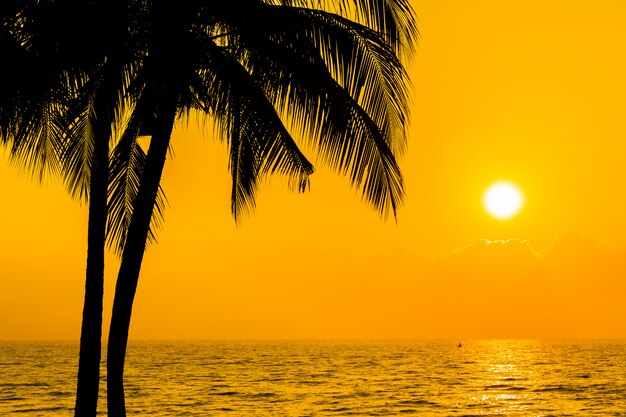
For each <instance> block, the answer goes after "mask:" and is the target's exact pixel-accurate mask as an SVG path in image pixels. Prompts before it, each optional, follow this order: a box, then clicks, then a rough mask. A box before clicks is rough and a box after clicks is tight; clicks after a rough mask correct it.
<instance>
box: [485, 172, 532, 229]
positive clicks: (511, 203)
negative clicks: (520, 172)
mask: <svg viewBox="0 0 626 417" xmlns="http://www.w3.org/2000/svg"><path fill="white" fill-rule="evenodd" d="M523 205H524V196H523V195H522V192H521V191H520V189H519V187H518V186H517V185H515V184H513V183H512V182H509V181H498V182H495V183H493V184H491V185H490V186H489V188H487V190H486V191H485V193H484V194H483V206H485V209H486V210H487V212H488V213H489V214H490V215H492V216H493V217H495V218H497V219H500V220H507V219H510V218H511V217H513V216H515V215H516V214H517V213H518V212H519V211H520V209H521V208H522V206H523Z"/></svg>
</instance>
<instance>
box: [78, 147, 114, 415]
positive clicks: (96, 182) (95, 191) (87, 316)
mask: <svg viewBox="0 0 626 417" xmlns="http://www.w3.org/2000/svg"><path fill="white" fill-rule="evenodd" d="M108 143H109V139H108V137H107V138H104V140H103V139H102V138H100V139H99V140H97V141H96V144H95V152H94V161H93V162H92V169H91V182H90V185H89V195H90V197H89V226H88V232H87V233H88V236H87V242H88V243H87V273H86V279H85V298H84V305H83V322H82V328H81V333H80V357H79V360H78V381H77V384H76V407H75V409H74V415H75V416H76V417H95V416H96V411H97V407H98V388H99V384H100V358H101V343H102V342H101V340H102V299H103V297H104V244H105V232H106V219H107V182H108V151H109V146H108Z"/></svg>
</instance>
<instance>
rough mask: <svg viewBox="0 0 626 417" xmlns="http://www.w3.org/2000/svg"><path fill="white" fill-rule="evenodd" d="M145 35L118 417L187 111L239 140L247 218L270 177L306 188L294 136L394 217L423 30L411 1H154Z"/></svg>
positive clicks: (114, 353) (120, 299)
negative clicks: (131, 338) (134, 318)
mask: <svg viewBox="0 0 626 417" xmlns="http://www.w3.org/2000/svg"><path fill="white" fill-rule="evenodd" d="M148 32H149V34H150V36H149V40H148V42H147V44H146V46H147V51H146V54H145V56H146V60H145V63H144V71H143V72H142V74H141V76H140V77H137V79H136V80H135V81H136V82H137V85H138V87H137V88H136V91H139V92H140V93H139V98H138V100H137V106H136V107H135V110H134V113H133V116H132V117H131V122H130V123H129V126H128V129H127V130H126V132H125V137H126V139H123V141H125V142H127V143H129V144H132V143H133V142H134V141H136V138H137V137H138V136H140V135H146V136H150V146H149V150H148V153H147V158H146V160H145V161H144V166H143V174H142V175H141V177H140V179H139V182H140V185H139V188H138V190H137V194H136V196H135V198H134V200H133V204H132V208H131V209H132V215H131V217H130V221H129V223H128V228H127V232H126V233H125V234H124V236H123V239H122V240H123V242H124V245H123V250H122V262H121V266H120V271H119V274H118V279H117V283H116V289H115V299H114V305H113V315H112V319H111V328H110V332H109V341H108V357H107V387H108V390H107V393H108V409H109V415H110V416H114V417H118V416H124V415H125V412H126V410H125V404H124V389H123V370H124V358H125V354H126V347H127V342H128V332H129V326H130V320H131V313H132V305H133V300H134V297H135V293H136V288H137V282H138V279H139V272H140V268H141V263H142V259H143V254H144V250H145V247H146V241H147V238H148V236H149V234H150V232H149V227H150V223H151V219H152V216H153V213H154V212H158V211H159V210H158V207H157V209H156V210H155V204H156V202H157V195H158V189H159V182H160V178H161V174H162V170H163V166H164V164H165V160H166V157H167V152H168V148H169V142H170V135H171V132H172V130H173V128H174V123H175V121H176V120H177V118H179V117H181V116H184V115H187V114H188V113H189V112H191V111H198V112H201V113H203V114H205V115H207V116H208V117H211V118H213V119H214V120H215V121H216V124H217V126H218V130H219V133H220V136H221V137H223V138H224V139H225V140H226V142H227V143H228V145H229V147H230V161H229V167H230V172H231V175H232V195H231V198H232V205H231V207H232V212H233V215H234V216H235V218H236V219H238V218H240V217H241V215H242V214H243V213H246V212H248V211H250V210H251V209H252V208H253V207H254V195H255V190H256V187H257V183H258V180H259V179H260V178H261V177H262V176H264V175H267V174H282V175H286V176H287V177H288V178H290V179H291V184H292V186H293V187H294V188H295V189H297V190H304V189H305V188H306V186H307V184H308V181H309V175H310V174H311V173H312V172H313V167H312V165H311V164H310V163H309V161H308V160H307V159H306V157H305V156H304V155H303V154H302V153H301V151H300V150H299V149H298V146H297V145H296V141H295V140H294V139H293V137H292V134H291V132H292V131H293V132H296V131H297V132H299V133H300V134H302V135H304V136H306V137H308V138H309V139H310V142H311V143H312V144H313V145H314V146H315V147H316V148H317V149H318V151H319V154H320V155H321V156H322V157H323V158H324V159H325V160H326V161H327V162H328V163H329V164H330V166H332V167H333V168H335V169H336V170H337V171H339V172H340V173H341V174H343V175H347V176H348V177H349V180H350V182H351V183H352V184H353V185H354V186H355V187H357V188H359V189H360V190H361V191H362V192H363V196H364V199H365V200H366V201H367V202H368V203H370V204H372V205H373V206H374V207H375V208H377V209H378V210H379V211H380V213H381V214H382V215H383V216H386V215H388V213H389V212H392V213H393V214H394V216H395V214H396V210H397V207H398V205H399V204H400V203H401V201H402V199H403V195H404V189H403V183H402V176H401V172H400V169H399V167H398V165H397V162H396V157H395V156H396V155H397V154H398V153H400V152H402V150H403V149H404V147H405V139H406V136H405V122H406V119H407V113H408V105H407V82H408V80H407V75H406V72H405V70H404V67H403V65H402V63H401V58H403V57H406V56H407V55H410V54H411V52H412V45H413V43H414V40H415V37H416V34H417V32H416V27H415V21H414V16H413V12H412V9H411V7H410V6H409V4H408V1H407V0H352V1H350V0H334V1H333V0H328V1H318V0H237V1H235V0H231V1H224V2H206V1H201V0H195V1H187V2H183V3H180V2H179V3H177V4H172V3H171V2H168V1H164V0H154V1H152V2H151V3H150V5H149V30H148ZM113 158H114V162H113V163H112V167H115V166H116V163H117V162H115V160H117V159H118V156H116V155H114V156H113ZM119 159H120V160H123V159H124V158H122V157H121V156H120V157H119ZM112 170H115V168H112ZM112 175H113V176H114V177H115V175H116V174H114V173H112ZM110 200H111V201H113V200H114V199H112V198H110ZM120 200H123V199H120Z"/></svg>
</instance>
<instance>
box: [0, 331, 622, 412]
mask: <svg viewBox="0 0 626 417" xmlns="http://www.w3.org/2000/svg"><path fill="white" fill-rule="evenodd" d="M77 352H78V345H77V344H76V343H49V342H41V343H30V342H29V343H26V342H1V343H0V415H1V416H9V415H11V416H20V415H22V416H70V415H72V414H73V412H72V406H73V401H74V397H73V395H74V394H73V391H74V384H75V374H76V364H77ZM126 392H127V408H128V414H129V415H142V416H233V417H234V416H237V417H239V416H294V417H295V416H299V417H305V416H402V415H411V414H415V415H419V416H428V417H431V416H432V417H435V416H459V417H460V416H531V417H532V416H543V417H549V416H626V341H606V342H599V341H593V342H592V341H567V342H552V341H531V340H492V341H478V340H477V341H467V342H464V343H463V347H461V348H458V347H457V346H456V343H454V342H450V341H447V342H446V341H441V342H426V341H411V342H409V341H401V342H392V341H389V342H134V343H131V344H130V346H129V352H128V359H127V382H126ZM102 394H103V395H102V400H101V402H100V407H99V408H100V410H99V411H100V413H101V414H105V412H106V404H105V403H106V401H105V400H104V398H105V392H104V384H103V392H102Z"/></svg>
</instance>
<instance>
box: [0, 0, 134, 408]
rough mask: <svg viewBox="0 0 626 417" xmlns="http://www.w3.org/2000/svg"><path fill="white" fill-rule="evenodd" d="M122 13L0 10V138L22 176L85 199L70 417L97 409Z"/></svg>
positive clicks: (61, 4)
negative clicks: (47, 177)
mask: <svg viewBox="0 0 626 417" xmlns="http://www.w3.org/2000/svg"><path fill="white" fill-rule="evenodd" d="M129 10H132V9H131V8H130V7H129V2H120V1H98V2H74V1H71V0H56V1H54V2H37V1H31V0H21V1H19V2H3V3H2V9H1V10H0V11H1V13H2V15H1V16H2V29H1V31H0V50H1V51H2V55H3V57H4V58H5V59H7V61H6V62H10V63H11V64H12V65H11V66H8V67H5V76H4V77H2V83H1V85H0V128H1V129H2V130H1V132H0V133H1V134H2V135H1V136H2V142H3V143H4V144H5V145H8V146H10V152H11V156H12V158H13V159H15V160H16V161H18V163H19V164H20V165H21V166H22V167H23V168H24V169H25V170H30V171H32V172H34V173H35V175H37V176H38V177H39V178H40V179H41V178H42V177H43V176H44V174H45V173H47V172H49V173H52V174H55V175H61V176H63V178H64V180H65V182H66V184H67V186H68V189H69V191H70V193H71V194H72V195H73V196H74V197H76V198H79V199H81V200H84V201H86V200H87V199H89V220H88V238H87V240H88V245H87V246H88V248H87V268H86V280H85V298H84V307H83V321H82V326H81V337H80V355H79V366H78V378H77V393H76V407H75V415H76V416H89V417H92V416H93V417H95V415H96V411H97V401H98V389H99V378H100V359H101V337H102V308H103V307H102V306H103V286H104V251H105V239H106V225H107V193H108V177H109V175H108V171H109V169H108V159H109V142H110V139H111V138H112V136H113V133H114V132H113V127H114V126H115V125H116V124H119V120H118V119H119V118H120V114H121V113H122V110H121V109H122V108H123V105H124V98H123V96H124V90H125V86H126V85H127V84H128V82H129V81H128V79H129V77H130V76H131V74H132V68H133V62H134V61H135V60H136V59H135V58H134V57H133V52H134V50H133V49H132V48H129V46H130V45H131V44H132V42H130V41H131V39H129V33H130V31H129V24H128V20H129V18H130V16H131V13H129ZM76 15H78V16H80V19H76V17H75V16H76ZM112 17H115V18H112ZM138 157H141V155H139V156H138ZM144 157H145V155H144ZM118 186H124V184H118ZM126 188H128V187H126ZM130 188H132V187H130ZM115 220H116V219H113V220H112V221H115ZM120 227H122V226H120Z"/></svg>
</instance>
